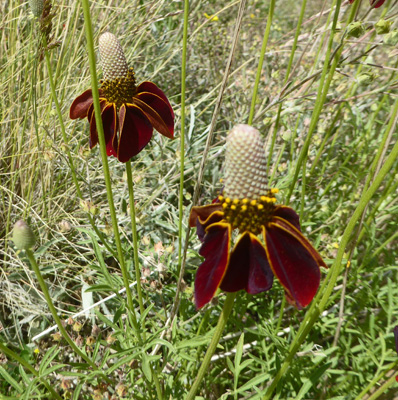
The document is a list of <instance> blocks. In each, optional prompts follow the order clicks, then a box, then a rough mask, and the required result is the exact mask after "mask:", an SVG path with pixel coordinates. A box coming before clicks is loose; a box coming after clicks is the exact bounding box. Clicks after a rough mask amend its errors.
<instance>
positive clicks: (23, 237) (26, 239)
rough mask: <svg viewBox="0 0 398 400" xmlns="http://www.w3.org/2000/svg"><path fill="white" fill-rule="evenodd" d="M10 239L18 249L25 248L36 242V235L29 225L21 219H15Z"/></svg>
mask: <svg viewBox="0 0 398 400" xmlns="http://www.w3.org/2000/svg"><path fill="white" fill-rule="evenodd" d="M12 240H13V242H14V244H15V246H16V247H17V248H18V249H19V250H27V249H30V248H31V247H33V246H34V245H35V243H36V237H35V234H34V233H33V231H32V229H30V227H29V225H28V224H27V223H26V222H25V221H23V220H22V219H21V220H19V221H17V222H16V223H15V225H14V229H13V232H12Z"/></svg>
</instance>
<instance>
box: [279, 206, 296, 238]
mask: <svg viewBox="0 0 398 400" xmlns="http://www.w3.org/2000/svg"><path fill="white" fill-rule="evenodd" d="M273 215H274V216H275V217H280V218H283V219H285V220H286V221H287V222H290V223H291V224H292V225H293V226H294V227H295V228H296V229H298V230H299V231H300V232H301V227H300V217H299V216H298V214H297V213H296V211H294V210H293V208H290V207H287V206H276V208H275V211H274V213H273Z"/></svg>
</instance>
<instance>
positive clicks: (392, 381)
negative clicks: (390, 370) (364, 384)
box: [367, 373, 397, 400]
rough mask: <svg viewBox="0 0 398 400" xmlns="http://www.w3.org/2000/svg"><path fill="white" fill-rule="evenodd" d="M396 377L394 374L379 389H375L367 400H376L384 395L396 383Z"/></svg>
mask: <svg viewBox="0 0 398 400" xmlns="http://www.w3.org/2000/svg"><path fill="white" fill-rule="evenodd" d="M396 377H397V373H394V374H393V375H392V376H391V377H390V378H389V379H388V380H387V381H385V382H384V383H383V385H381V386H380V387H379V389H377V390H376V391H375V392H374V393H373V394H372V395H371V396H370V397H368V398H367V400H374V399H377V398H378V397H379V396H381V395H382V394H383V393H385V392H386V390H387V389H388V388H389V387H390V386H392V385H394V384H395V383H396V379H395V378H396Z"/></svg>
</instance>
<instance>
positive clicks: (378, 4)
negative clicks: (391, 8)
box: [370, 0, 386, 8]
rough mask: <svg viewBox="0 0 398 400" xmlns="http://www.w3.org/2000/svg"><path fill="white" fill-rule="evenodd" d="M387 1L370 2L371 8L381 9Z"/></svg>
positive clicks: (371, 0) (373, 0)
mask: <svg viewBox="0 0 398 400" xmlns="http://www.w3.org/2000/svg"><path fill="white" fill-rule="evenodd" d="M385 1H386V0H370V6H371V7H373V8H379V7H381V6H382V5H383V4H384V2H385Z"/></svg>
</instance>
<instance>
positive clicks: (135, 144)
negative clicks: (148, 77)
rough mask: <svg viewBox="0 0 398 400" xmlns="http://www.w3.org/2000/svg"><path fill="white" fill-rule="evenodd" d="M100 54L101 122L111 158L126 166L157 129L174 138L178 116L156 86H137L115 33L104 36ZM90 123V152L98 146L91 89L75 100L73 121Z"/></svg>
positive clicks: (72, 111) (143, 84) (71, 113)
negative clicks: (113, 157) (101, 76)
mask: <svg viewBox="0 0 398 400" xmlns="http://www.w3.org/2000/svg"><path fill="white" fill-rule="evenodd" d="M99 50H100V59H101V65H102V69H103V72H104V79H103V80H102V81H101V88H100V90H99V95H100V104H101V118H102V124H103V127H104V135H105V142H106V148H107V154H108V156H110V155H113V156H115V157H117V158H118V159H119V161H122V162H126V161H128V160H129V159H130V158H131V157H133V156H135V155H137V154H138V153H139V152H140V151H141V150H142V149H143V148H144V147H145V146H146V145H147V144H148V143H149V141H150V139H151V138H152V131H153V128H155V129H156V130H157V131H158V132H159V133H161V134H162V135H164V136H166V137H168V138H173V135H174V112H173V109H172V108H171V105H170V103H169V101H168V99H167V97H166V95H165V94H164V93H163V92H162V91H161V90H160V89H159V88H158V87H157V86H156V85H155V84H154V83H152V82H149V81H146V82H142V83H141V84H140V85H138V86H136V80H135V74H134V70H133V68H129V66H128V64H127V61H126V56H125V54H124V52H123V49H122V47H121V45H120V43H119V41H118V40H117V38H116V36H115V35H113V34H112V33H109V32H106V33H104V34H103V35H101V36H100V39H99ZM85 117H87V119H88V120H89V122H90V148H93V147H94V146H95V145H96V144H97V143H98V133H97V127H96V122H95V117H94V106H93V97H92V91H91V89H89V90H86V91H85V92H84V93H82V94H81V95H80V96H79V97H77V98H76V99H75V101H74V102H73V103H72V105H71V108H70V118H71V119H76V118H85Z"/></svg>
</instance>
